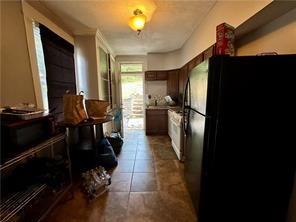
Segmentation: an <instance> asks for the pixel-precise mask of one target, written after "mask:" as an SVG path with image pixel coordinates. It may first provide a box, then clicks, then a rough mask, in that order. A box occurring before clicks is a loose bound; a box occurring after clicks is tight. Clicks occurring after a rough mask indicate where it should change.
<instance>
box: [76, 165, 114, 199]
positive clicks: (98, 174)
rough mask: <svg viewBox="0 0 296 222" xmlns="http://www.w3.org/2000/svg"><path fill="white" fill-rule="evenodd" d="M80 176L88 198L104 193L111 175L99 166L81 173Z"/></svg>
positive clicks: (109, 182)
mask: <svg viewBox="0 0 296 222" xmlns="http://www.w3.org/2000/svg"><path fill="white" fill-rule="evenodd" d="M82 178H83V183H82V185H83V188H84V190H85V192H86V194H87V195H88V197H89V198H90V199H94V198H96V197H98V196H100V195H102V194H103V193H105V192H106V191H107V190H108V186H109V185H110V184H111V176H110V175H109V174H107V172H106V171H105V169H104V167H101V166H100V167H97V168H95V169H91V170H88V171H86V172H85V173H82Z"/></svg>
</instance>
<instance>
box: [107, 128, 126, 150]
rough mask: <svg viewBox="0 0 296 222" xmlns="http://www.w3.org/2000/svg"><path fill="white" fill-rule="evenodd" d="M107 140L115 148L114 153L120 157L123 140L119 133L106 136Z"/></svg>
mask: <svg viewBox="0 0 296 222" xmlns="http://www.w3.org/2000/svg"><path fill="white" fill-rule="evenodd" d="M106 138H107V140H108V141H109V143H110V144H111V146H112V147H113V150H114V153H115V154H116V155H118V154H119V153H120V151H121V147H122V145H123V139H122V137H121V135H120V133H119V132H112V133H111V134H110V135H107V136H106Z"/></svg>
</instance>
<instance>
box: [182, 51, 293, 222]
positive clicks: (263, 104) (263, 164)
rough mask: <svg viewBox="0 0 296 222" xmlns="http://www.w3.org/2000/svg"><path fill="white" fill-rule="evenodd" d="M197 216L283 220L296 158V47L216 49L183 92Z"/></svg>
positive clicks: (206, 221)
mask: <svg viewBox="0 0 296 222" xmlns="http://www.w3.org/2000/svg"><path fill="white" fill-rule="evenodd" d="M184 95H185V96H184V101H183V109H184V110H183V113H184V127H183V128H184V134H185V141H186V142H185V151H184V153H185V161H184V164H185V180H186V184H187V187H188V190H189V193H190V195H191V199H192V201H193V203H194V206H195V209H196V212H197V216H198V220H199V222H220V221H227V222H234V221H235V222H244V221H248V222H257V221H258V222H285V220H286V214H287V208H288V205H289V199H290V196H291V192H292V188H293V181H294V175H295V164H296V130H295V127H296V121H295V120H296V109H295V105H296V55H273V56H271V55H269V56H242V57H230V56H214V57H212V58H210V59H209V60H206V61H204V62H203V63H201V64H199V65H198V66H196V67H195V68H194V69H193V70H192V71H191V72H190V76H189V78H188V81H187V85H186V90H185V93H184Z"/></svg>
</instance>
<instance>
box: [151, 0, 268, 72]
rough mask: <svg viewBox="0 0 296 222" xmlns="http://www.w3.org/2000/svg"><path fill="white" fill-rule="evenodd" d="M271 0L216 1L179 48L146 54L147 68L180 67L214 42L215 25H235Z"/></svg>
mask: <svg viewBox="0 0 296 222" xmlns="http://www.w3.org/2000/svg"><path fill="white" fill-rule="evenodd" d="M271 1H272V0H266V1H219V2H217V3H216V4H215V5H214V7H213V8H212V10H211V11H210V13H209V14H208V15H207V16H206V17H205V18H204V20H203V21H202V22H201V24H200V25H199V26H198V27H197V28H196V30H195V31H194V32H193V33H192V35H191V36H190V38H189V39H188V40H187V41H186V42H185V43H184V45H183V46H182V48H181V49H180V50H176V51H174V52H169V53H162V54H148V70H157V69H167V70H168V69H175V68H180V67H181V66H183V65H184V64H186V63H187V62H188V61H190V60H191V59H192V58H194V57H195V56H196V55H198V54H200V53H201V52H202V51H204V50H205V49H207V48H208V47H209V46H211V45H212V44H214V43H215V41H216V26H217V25H219V24H221V23H223V22H226V23H228V24H230V25H232V26H234V27H237V26H239V25H240V24H242V23H243V22H244V21H246V20H247V19H249V18H250V17H252V16H253V15H254V14H256V13H257V12H258V11H259V10H261V9H262V8H264V7H265V6H266V5H268V4H269V3H270V2H271Z"/></svg>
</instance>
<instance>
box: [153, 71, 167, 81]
mask: <svg viewBox="0 0 296 222" xmlns="http://www.w3.org/2000/svg"><path fill="white" fill-rule="evenodd" d="M167 79H168V73H167V71H157V72H156V80H167Z"/></svg>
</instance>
